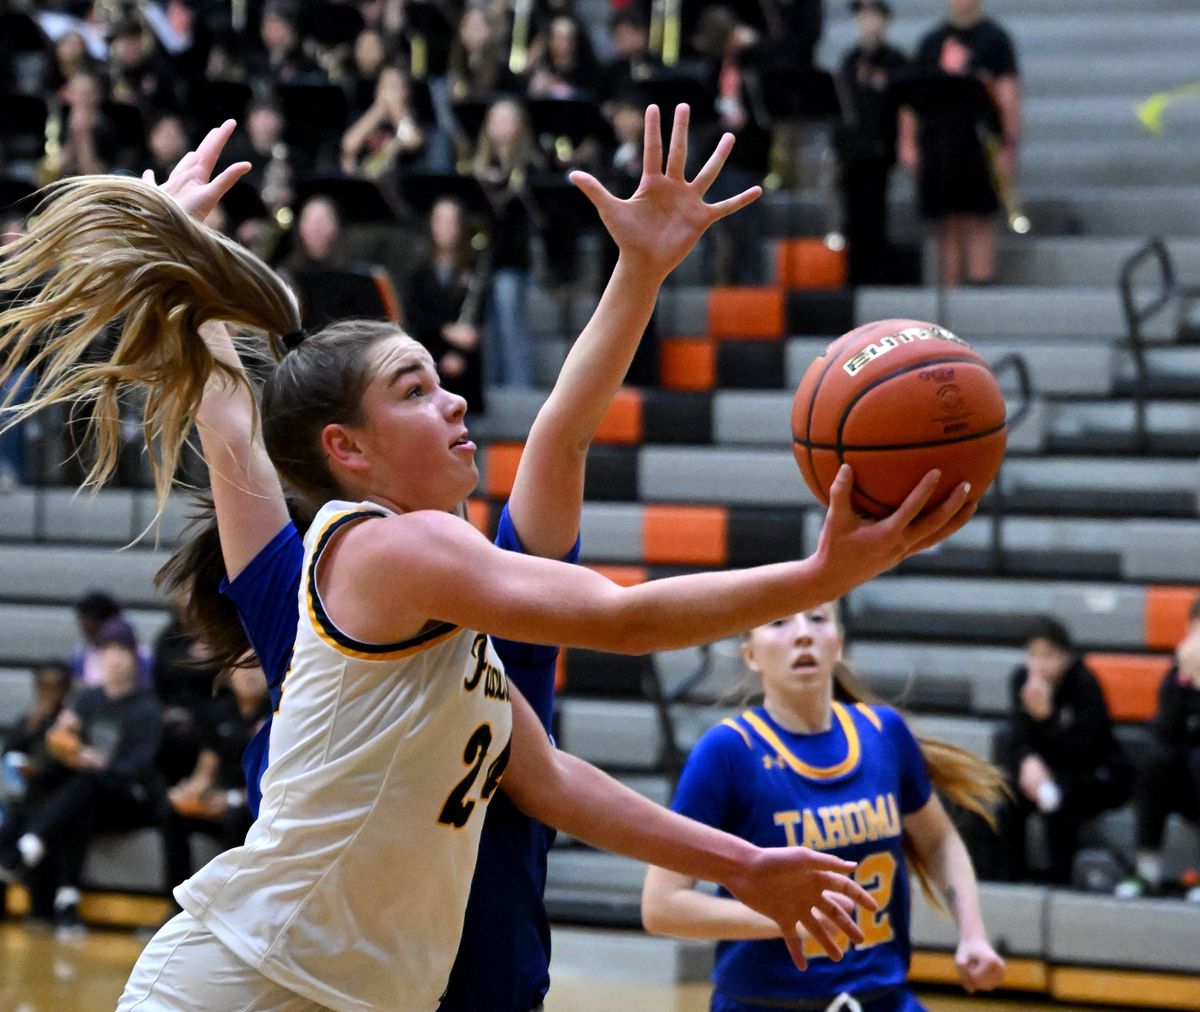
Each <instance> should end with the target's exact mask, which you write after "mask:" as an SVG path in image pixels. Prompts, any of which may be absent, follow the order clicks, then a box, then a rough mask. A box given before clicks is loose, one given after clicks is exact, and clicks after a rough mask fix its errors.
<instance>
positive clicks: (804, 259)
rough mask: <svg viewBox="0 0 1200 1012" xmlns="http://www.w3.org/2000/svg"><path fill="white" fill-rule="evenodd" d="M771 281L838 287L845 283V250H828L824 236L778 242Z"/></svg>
mask: <svg viewBox="0 0 1200 1012" xmlns="http://www.w3.org/2000/svg"><path fill="white" fill-rule="evenodd" d="M775 281H776V283H777V284H778V285H779V286H780V287H781V288H841V287H842V286H843V285H844V284H845V283H846V252H845V250H832V249H830V248H829V247H828V246H827V245H826V244H825V240H824V239H814V238H807V239H783V240H781V241H780V242H779V245H778V248H777V258H776V272H775Z"/></svg>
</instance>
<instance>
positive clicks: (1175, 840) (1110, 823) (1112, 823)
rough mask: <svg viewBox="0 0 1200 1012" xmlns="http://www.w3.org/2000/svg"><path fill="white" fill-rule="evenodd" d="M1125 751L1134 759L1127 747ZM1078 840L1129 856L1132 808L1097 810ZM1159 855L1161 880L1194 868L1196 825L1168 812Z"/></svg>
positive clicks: (1198, 856)
mask: <svg viewBox="0 0 1200 1012" xmlns="http://www.w3.org/2000/svg"><path fill="white" fill-rule="evenodd" d="M1126 754H1127V755H1130V757H1131V758H1132V759H1136V757H1135V756H1133V755H1132V754H1131V753H1130V752H1129V750H1128V749H1126ZM1079 839H1080V843H1081V844H1082V845H1083V846H1087V847H1105V848H1107V849H1109V850H1112V851H1114V852H1115V853H1117V854H1121V855H1124V856H1125V857H1126V858H1129V859H1132V858H1133V856H1134V854H1135V853H1136V852H1137V844H1136V833H1135V826H1134V810H1133V807H1132V806H1131V805H1123V806H1122V807H1121V808H1117V809H1113V810H1110V811H1107V812H1103V813H1101V814H1100V815H1099V816H1098V817H1097V818H1095V819H1092V820H1090V821H1089V822H1087V823H1086V824H1085V825H1084V827H1083V828H1082V830H1081V831H1080V837H1079ZM1161 854H1162V870H1163V878H1164V880H1165V881H1168V882H1171V881H1178V880H1179V878H1180V876H1181V875H1183V874H1185V873H1186V872H1189V871H1194V870H1195V869H1196V868H1197V867H1200V828H1197V827H1196V826H1194V825H1193V824H1192V823H1190V822H1187V821H1186V820H1184V819H1183V818H1182V817H1181V816H1179V815H1174V814H1173V815H1171V816H1170V817H1169V818H1168V819H1167V827H1166V831H1165V833H1164V836H1163V845H1162V852H1161Z"/></svg>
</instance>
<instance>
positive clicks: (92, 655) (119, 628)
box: [71, 590, 151, 688]
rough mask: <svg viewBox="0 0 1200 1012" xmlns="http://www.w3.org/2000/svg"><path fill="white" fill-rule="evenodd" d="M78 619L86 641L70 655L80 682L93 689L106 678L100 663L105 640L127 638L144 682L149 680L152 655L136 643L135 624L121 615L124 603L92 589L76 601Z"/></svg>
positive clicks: (73, 668)
mask: <svg viewBox="0 0 1200 1012" xmlns="http://www.w3.org/2000/svg"><path fill="white" fill-rule="evenodd" d="M75 619H76V621H77V622H78V623H79V632H80V634H81V635H82V636H83V642H82V643H81V644H80V645H79V646H78V647H76V648H75V652H74V653H73V654H71V671H72V672H73V673H74V675H75V679H76V681H77V682H79V683H80V684H81V685H84V686H87V687H88V688H94V687H95V686H97V685H100V684H101V683H102V682H103V681H104V669H103V665H102V664H101V662H100V655H101V653H102V652H103V647H102V645H101V644H102V643H105V642H112V641H113V640H114V639H117V638H121V639H123V640H125V641H126V642H127V643H128V644H129V645H130V648H131V649H132V650H133V651H134V653H135V654H136V655H137V658H138V669H139V672H140V674H141V676H142V681H143V683H144V682H146V681H148V680H149V674H150V663H151V660H150V655H149V653H148V652H147V651H145V650H143V649H142V648H141V647H140V646H138V643H137V636H136V634H135V633H134V631H133V627H132V626H131V625H130V624H129V623H128V622H127V621H126V620H125V618H124V616H122V614H121V606H120V605H119V604H117V602H116V601H115V600H114V599H113V598H112V597H111V596H109V595H108V594H106V593H104V591H102V590H93V591H89V592H88V593H87V594H85V595H84V596H83V597H81V598H80V599H79V600H78V601H77V602H76V603H75Z"/></svg>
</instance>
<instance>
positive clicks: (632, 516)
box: [579, 502, 643, 563]
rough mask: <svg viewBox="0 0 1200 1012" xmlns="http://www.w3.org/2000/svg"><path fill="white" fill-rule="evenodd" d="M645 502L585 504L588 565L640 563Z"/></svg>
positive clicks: (582, 523) (583, 526)
mask: <svg viewBox="0 0 1200 1012" xmlns="http://www.w3.org/2000/svg"><path fill="white" fill-rule="evenodd" d="M642 514H643V508H642V504H641V503H606V502H590V503H585V504H584V507H583V515H582V517H581V518H580V523H579V528H580V537H581V539H582V542H583V548H582V551H583V557H584V559H585V560H586V561H588V562H629V563H636V562H640V561H641V558H642Z"/></svg>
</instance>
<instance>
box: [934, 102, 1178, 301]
mask: <svg viewBox="0 0 1200 1012" xmlns="http://www.w3.org/2000/svg"><path fill="white" fill-rule="evenodd" d="M1122 104H1124V103H1122ZM1196 109H1197V118H1198V119H1200V104H1197V106H1196ZM1131 119H1132V117H1131ZM1092 129H1094V128H1092ZM933 245H934V244H933V243H930V244H929V250H928V251H929V252H932V246H933ZM1140 245H1141V243H1139V242H1137V241H1135V240H1132V239H1125V238H1109V237H1105V236H1090V235H1089V236H1071V237H1065V236H1064V237H1058V236H1019V237H1013V238H1006V239H1002V240H1001V242H1000V252H999V254H998V257H997V277H998V279H999V280H1000V281H1001V282H1002V283H1003V284H1004V285H1034V286H1038V285H1054V286H1058V285H1096V286H1112V285H1115V284H1116V280H1117V276H1118V275H1119V274H1120V271H1121V266H1122V264H1124V262H1125V260H1126V259H1128V258H1129V256H1130V255H1132V254H1133V253H1134V252H1135V251H1136V250H1137V249H1138V247H1139V246H1140ZM1167 246H1168V248H1169V249H1170V251H1171V259H1172V261H1173V262H1174V264H1175V268H1176V271H1177V272H1178V275H1179V277H1180V278H1182V279H1187V278H1195V277H1200V241H1197V240H1196V239H1194V238H1176V239H1171V240H1169V241H1168V242H1167Z"/></svg>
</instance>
